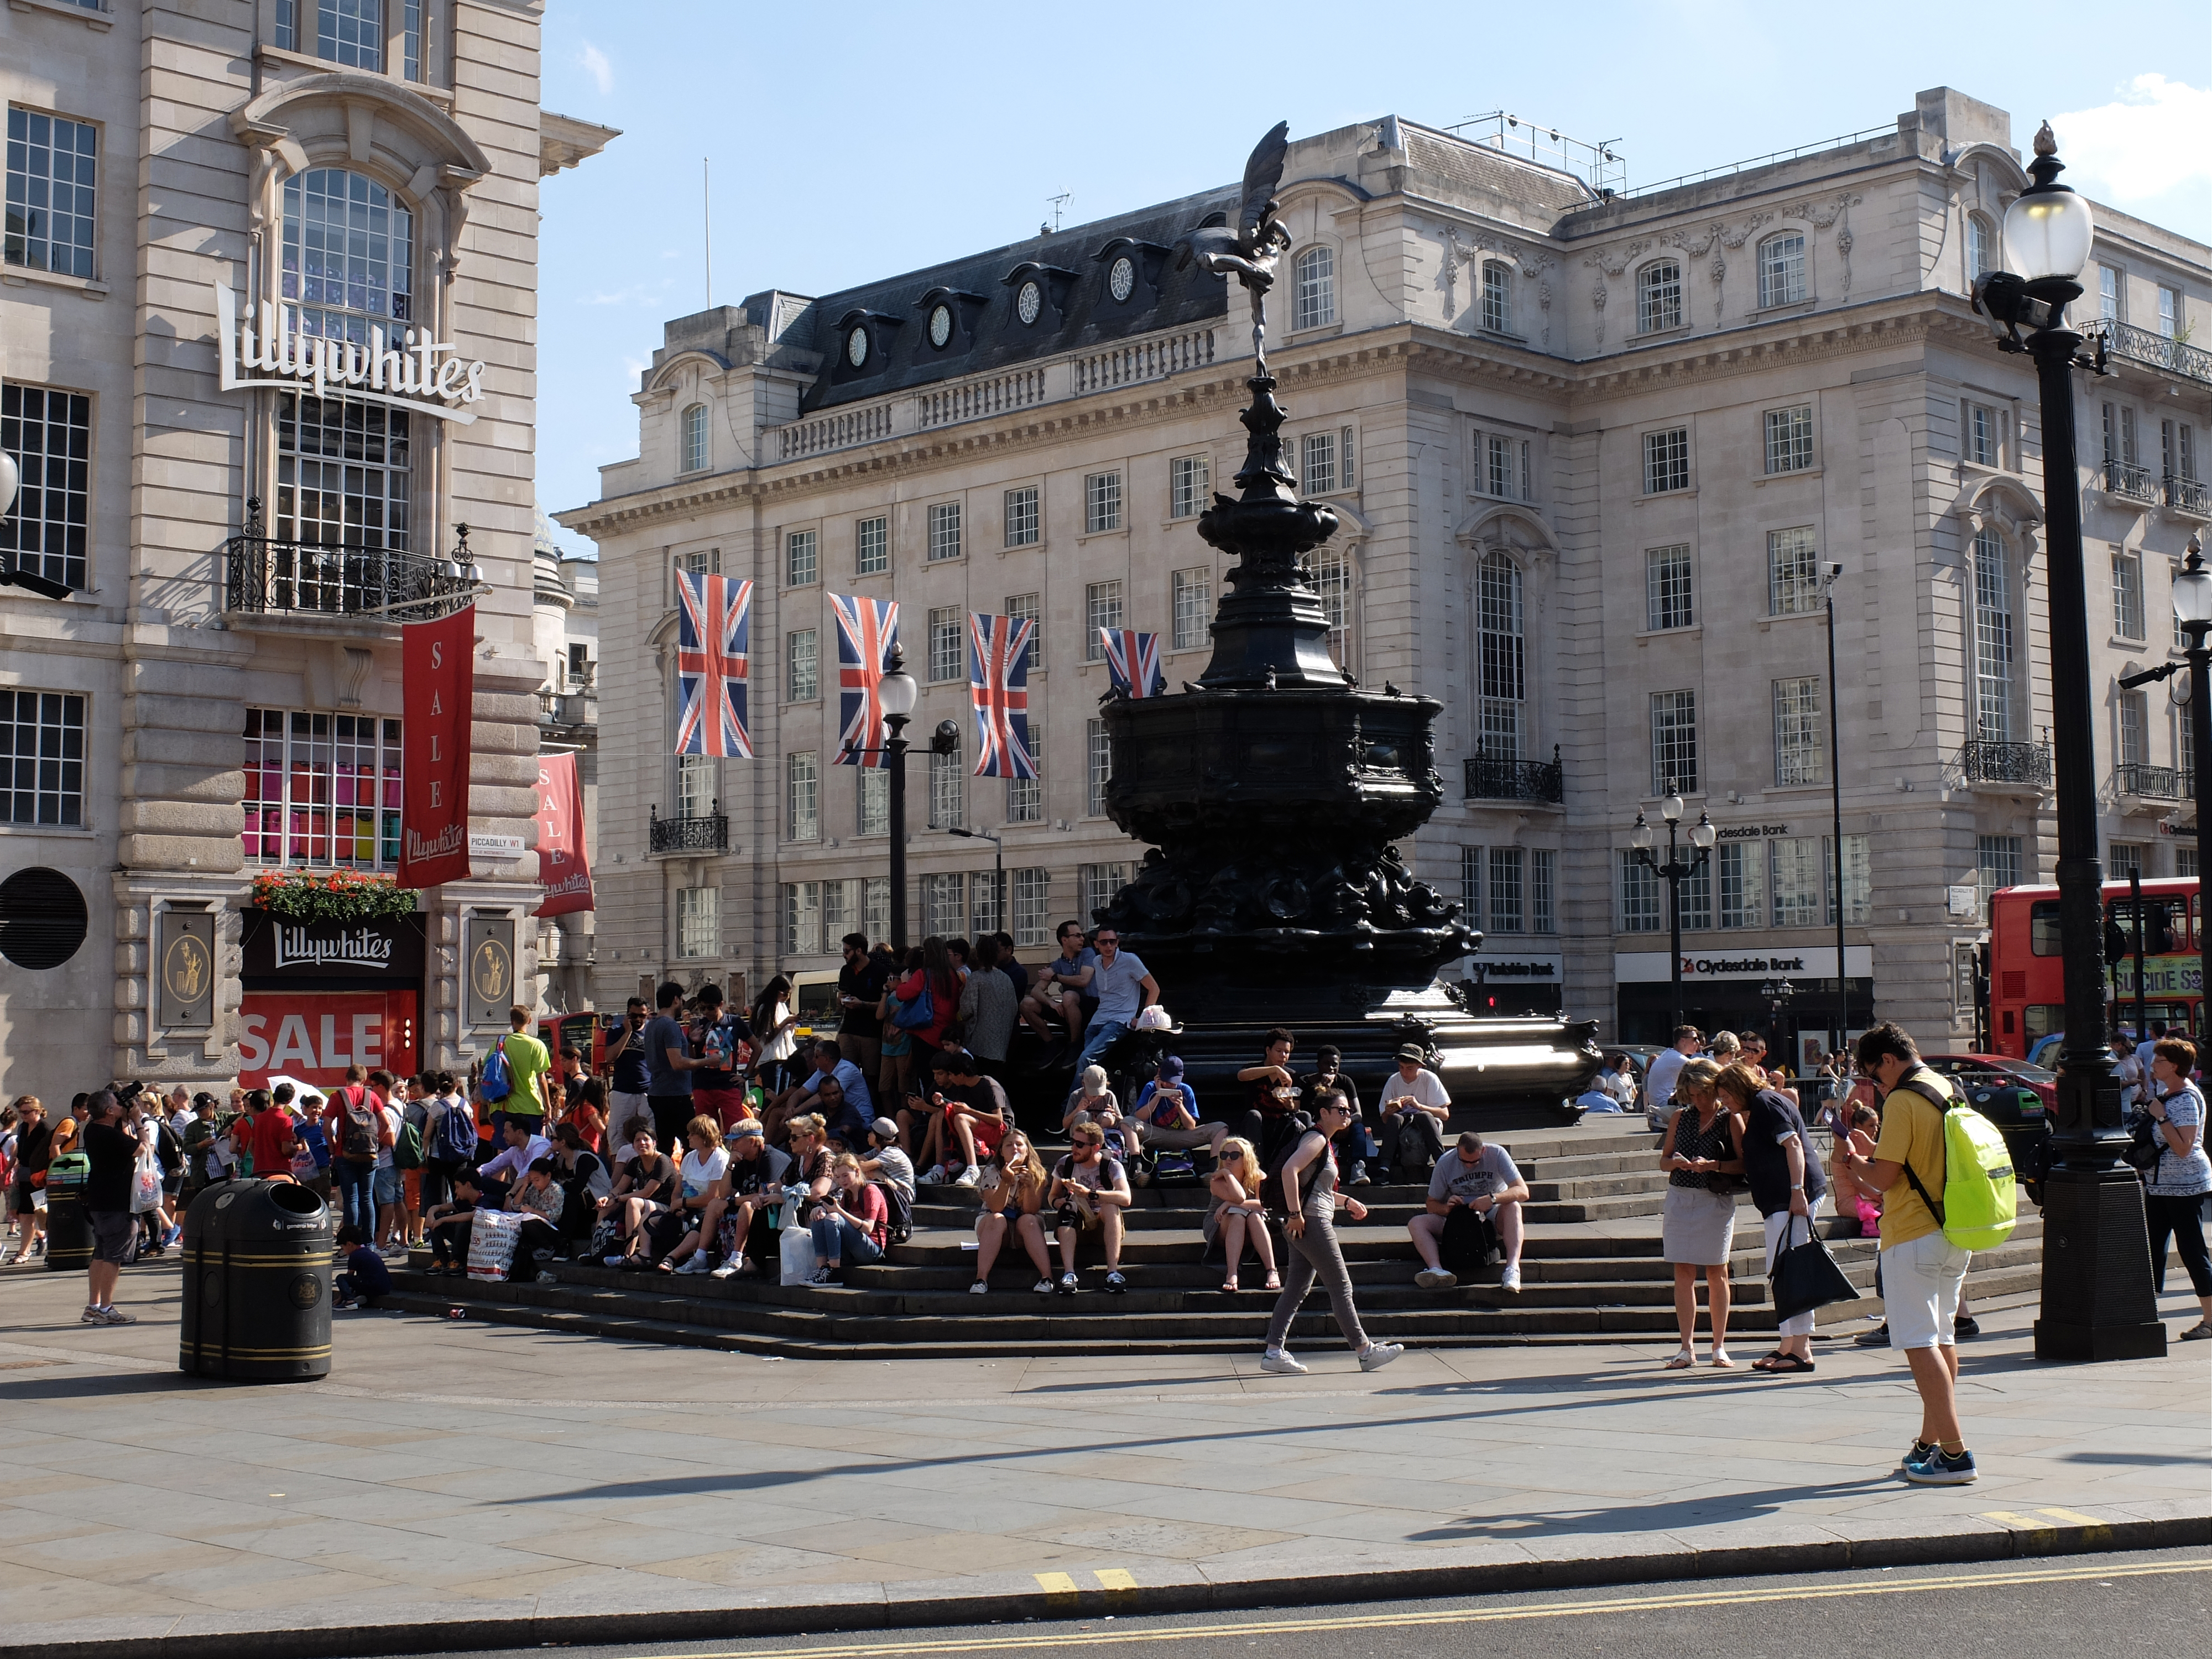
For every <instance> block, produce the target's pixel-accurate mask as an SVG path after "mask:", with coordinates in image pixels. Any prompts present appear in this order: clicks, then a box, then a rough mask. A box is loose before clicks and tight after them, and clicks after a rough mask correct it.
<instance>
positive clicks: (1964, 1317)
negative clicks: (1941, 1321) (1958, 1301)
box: [1951, 1314, 1982, 1337]
mask: <svg viewBox="0 0 2212 1659" xmlns="http://www.w3.org/2000/svg"><path fill="white" fill-rule="evenodd" d="M1951 1334H1952V1335H1953V1336H1954V1337H1960V1336H1979V1335H1980V1334H1982V1324H1981V1322H1980V1321H1979V1320H1978V1319H1976V1318H1975V1317H1974V1316H1973V1315H1972V1314H1960V1315H1959V1316H1957V1317H1956V1318H1955V1319H1954V1320H1952V1322H1951Z"/></svg>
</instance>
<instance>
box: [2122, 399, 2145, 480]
mask: <svg viewBox="0 0 2212 1659" xmlns="http://www.w3.org/2000/svg"><path fill="white" fill-rule="evenodd" d="M2120 459H2121V461H2122V462H2123V463H2124V465H2129V466H2135V465H2138V464H2139V463H2140V462H2141V461H2142V453H2141V452H2140V450H2138V448H2137V447H2136V411H2135V409H2134V406H2133V405H2132V404H2121V405H2120Z"/></svg>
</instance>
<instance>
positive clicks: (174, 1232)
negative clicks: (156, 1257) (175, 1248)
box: [161, 1225, 185, 1249]
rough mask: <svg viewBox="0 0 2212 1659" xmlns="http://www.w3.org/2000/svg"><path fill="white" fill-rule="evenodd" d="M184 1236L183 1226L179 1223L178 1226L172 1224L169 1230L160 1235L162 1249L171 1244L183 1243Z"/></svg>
mask: <svg viewBox="0 0 2212 1659" xmlns="http://www.w3.org/2000/svg"><path fill="white" fill-rule="evenodd" d="M184 1238H185V1230H184V1228H183V1227H182V1226H181V1225H179V1226H173V1227H172V1228H170V1229H169V1231H167V1233H165V1234H163V1235H162V1237H161V1244H162V1247H163V1248H164V1249H167V1247H168V1246H170V1245H172V1244H181V1243H184Z"/></svg>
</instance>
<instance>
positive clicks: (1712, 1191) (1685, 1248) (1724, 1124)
mask: <svg viewBox="0 0 2212 1659" xmlns="http://www.w3.org/2000/svg"><path fill="white" fill-rule="evenodd" d="M1720 1071H1721V1068H1720V1067H1719V1066H1716V1065H1714V1064H1713V1062H1712V1061H1711V1060H1692V1061H1690V1063H1689V1064H1688V1065H1686V1066H1683V1067H1682V1069H1681V1072H1680V1074H1679V1075H1678V1076H1677V1077H1676V1078H1675V1079H1674V1097H1675V1098H1676V1099H1678V1100H1686V1101H1688V1102H1689V1104H1688V1105H1686V1106H1684V1107H1682V1108H1680V1109H1678V1110H1677V1111H1676V1112H1675V1114H1674V1118H1673V1119H1672V1121H1669V1122H1668V1125H1667V1142H1666V1145H1665V1146H1662V1148H1661V1149H1660V1152H1659V1167H1660V1168H1661V1169H1662V1170H1666V1171H1667V1206H1666V1209H1665V1211H1664V1212H1662V1220H1661V1224H1660V1225H1661V1230H1662V1231H1661V1236H1660V1243H1659V1254H1660V1255H1662V1257H1664V1258H1665V1259H1666V1261H1668V1263H1669V1264H1671V1265H1672V1266H1673V1267H1674V1320H1675V1322H1676V1323H1677V1324H1678V1325H1680V1327H1681V1331H1682V1351H1681V1352H1680V1353H1678V1354H1676V1355H1675V1356H1674V1358H1672V1359H1670V1360H1668V1362H1667V1364H1666V1369H1667V1370H1670V1371H1681V1370H1688V1369H1689V1368H1690V1367H1691V1366H1692V1365H1694V1364H1697V1363H1698V1359H1697V1354H1696V1353H1695V1352H1694V1349H1695V1346H1696V1339H1697V1334H1698V1273H1699V1269H1700V1268H1702V1269H1704V1271H1705V1300H1706V1304H1707V1306H1708V1307H1709V1308H1710V1309H1711V1313H1712V1328H1713V1352H1712V1363H1713V1364H1715V1365H1717V1366H1718V1367H1719V1368H1720V1369H1721V1370H1735V1360H1733V1359H1731V1358H1729V1351H1728V1322H1729V1251H1730V1249H1732V1248H1733V1247H1734V1245H1735V1201H1736V1194H1737V1193H1739V1192H1740V1191H1741V1182H1742V1180H1743V1145H1742V1138H1743V1126H1742V1124H1741V1122H1740V1121H1738V1120H1737V1118H1736V1115H1735V1113H1733V1112H1731V1111H1729V1109H1728V1107H1727V1103H1725V1102H1723V1100H1722V1099H1721V1097H1720V1093H1719V1091H1717V1089H1715V1088H1714V1086H1713V1079H1715V1078H1717V1077H1718V1076H1719V1075H1720Z"/></svg>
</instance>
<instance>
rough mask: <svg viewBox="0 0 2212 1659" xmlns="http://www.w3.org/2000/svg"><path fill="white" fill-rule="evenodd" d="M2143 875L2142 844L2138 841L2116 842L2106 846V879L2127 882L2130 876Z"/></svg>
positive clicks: (2108, 843)
mask: <svg viewBox="0 0 2212 1659" xmlns="http://www.w3.org/2000/svg"><path fill="white" fill-rule="evenodd" d="M2142 873H2143V849H2142V842H2136V841H2115V842H2107V843H2106V848H2105V879H2106V881H2125V880H2127V879H2128V878H2129V877H2130V876H2140V875H2142Z"/></svg>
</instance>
